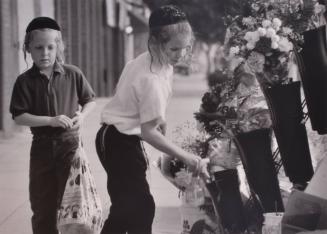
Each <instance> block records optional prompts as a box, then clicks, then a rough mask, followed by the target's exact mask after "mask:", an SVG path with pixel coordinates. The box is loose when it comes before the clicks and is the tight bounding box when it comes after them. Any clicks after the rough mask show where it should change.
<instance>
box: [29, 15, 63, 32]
mask: <svg viewBox="0 0 327 234" xmlns="http://www.w3.org/2000/svg"><path fill="white" fill-rule="evenodd" d="M42 28H50V29H54V30H57V31H60V26H59V24H58V23H57V22H56V21H55V20H54V19H51V18H49V17H37V18H34V19H33V20H32V21H31V22H30V23H29V24H28V26H27V28H26V33H29V32H31V31H33V30H35V29H42Z"/></svg>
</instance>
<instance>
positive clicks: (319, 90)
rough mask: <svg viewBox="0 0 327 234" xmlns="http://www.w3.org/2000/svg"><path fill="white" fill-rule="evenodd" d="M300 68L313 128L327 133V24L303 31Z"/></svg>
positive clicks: (299, 58)
mask: <svg viewBox="0 0 327 234" xmlns="http://www.w3.org/2000/svg"><path fill="white" fill-rule="evenodd" d="M303 37H304V44H303V48H302V50H301V52H300V56H299V57H298V60H299V65H300V66H299V68H300V72H301V80H302V84H303V91H304V95H305V99H306V102H307V108H308V114H309V117H310V121H311V126H312V129H313V130H315V131H317V132H318V134H326V133H327V79H326V76H327V46H326V25H324V26H321V27H318V28H316V29H312V30H309V31H306V32H304V33H303Z"/></svg>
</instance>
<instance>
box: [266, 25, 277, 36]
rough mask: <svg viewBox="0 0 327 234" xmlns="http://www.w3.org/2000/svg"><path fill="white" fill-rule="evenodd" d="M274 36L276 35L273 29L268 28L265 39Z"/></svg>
mask: <svg viewBox="0 0 327 234" xmlns="http://www.w3.org/2000/svg"><path fill="white" fill-rule="evenodd" d="M274 35H276V31H275V29H273V28H271V27H269V28H268V29H267V34H266V37H269V38H272V37H273V36H274Z"/></svg>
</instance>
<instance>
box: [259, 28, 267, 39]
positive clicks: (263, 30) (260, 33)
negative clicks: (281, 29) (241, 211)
mask: <svg viewBox="0 0 327 234" xmlns="http://www.w3.org/2000/svg"><path fill="white" fill-rule="evenodd" d="M257 31H258V33H259V35H260V36H261V37H263V36H265V35H266V34H267V30H266V29H265V28H262V27H259V28H258V30H257Z"/></svg>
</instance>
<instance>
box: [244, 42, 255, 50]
mask: <svg viewBox="0 0 327 234" xmlns="http://www.w3.org/2000/svg"><path fill="white" fill-rule="evenodd" d="M254 47H255V44H254V43H251V42H248V43H247V44H246V48H247V49H248V50H253V49H254Z"/></svg>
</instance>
